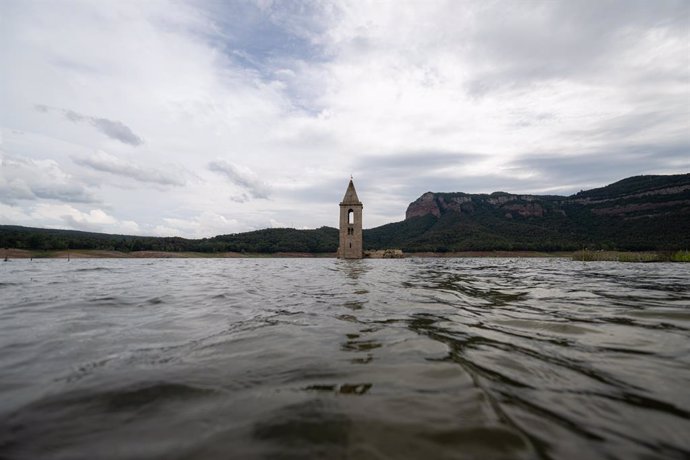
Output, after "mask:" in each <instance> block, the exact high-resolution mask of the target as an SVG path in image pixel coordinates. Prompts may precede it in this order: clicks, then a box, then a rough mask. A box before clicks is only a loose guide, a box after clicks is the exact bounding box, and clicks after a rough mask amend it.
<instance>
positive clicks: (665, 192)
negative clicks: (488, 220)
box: [405, 174, 690, 220]
mask: <svg viewBox="0 0 690 460" xmlns="http://www.w3.org/2000/svg"><path fill="white" fill-rule="evenodd" d="M477 209H483V210H487V209H488V210H492V211H494V212H496V213H498V215H501V216H503V217H504V218H506V219H513V218H541V217H544V216H546V215H547V214H557V215H561V216H567V215H568V211H569V210H570V211H582V210H588V211H589V212H591V213H592V214H593V215H596V216H614V217H618V218H622V219H637V218H645V217H646V218H651V217H654V216H659V215H665V214H669V213H675V214H682V215H686V214H687V215H689V216H690V174H681V175H675V176H638V177H631V178H628V179H624V180H622V181H620V182H616V183H615V184H611V185H609V186H606V187H602V188H599V189H593V190H589V191H583V192H580V193H577V194H575V195H572V196H567V197H566V196H555V195H548V196H539V195H515V194H510V193H504V192H495V193H492V194H490V195H486V194H466V193H433V192H427V193H425V194H424V195H422V196H421V197H419V198H418V199H417V200H415V201H414V202H412V203H410V205H409V206H408V207H407V212H406V213H405V219H406V220H407V219H412V218H415V217H422V216H426V215H429V214H430V215H433V216H435V217H441V216H442V215H444V214H446V213H448V212H455V213H458V214H460V215H461V216H463V215H464V216H465V217H467V218H469V217H470V216H472V215H473V214H474V213H475V211H476V210H477Z"/></svg>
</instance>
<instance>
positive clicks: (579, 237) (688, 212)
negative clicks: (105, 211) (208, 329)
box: [0, 174, 690, 253]
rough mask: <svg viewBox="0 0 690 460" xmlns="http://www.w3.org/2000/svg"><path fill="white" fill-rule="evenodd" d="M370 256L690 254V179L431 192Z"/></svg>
mask: <svg viewBox="0 0 690 460" xmlns="http://www.w3.org/2000/svg"><path fill="white" fill-rule="evenodd" d="M337 246H338V230H337V229H335V228H332V227H321V228H318V229H314V230H296V229H291V228H272V229H265V230H257V231H253V232H245V233H236V234H230V235H219V236H215V237H213V238H203V239H186V238H179V237H170V238H162V237H145V236H132V235H113V234H105V233H92V232H81V231H75V230H52V229H41V228H30V227H20V226H12V225H0V247H3V248H4V247H12V248H20V249H34V250H53V249H67V248H70V249H105V250H118V251H125V252H127V251H198V252H227V251H235V252H256V253H274V252H312V253H324V252H335V251H336V249H337ZM364 246H365V249H387V248H400V249H403V250H404V251H406V252H423V251H435V252H446V251H469V250H477V251H487V250H538V251H556V250H575V249H581V248H583V247H587V248H590V249H622V250H676V249H688V248H690V174H679V175H672V176H636V177H630V178H627V179H623V180H621V181H619V182H616V183H613V184H611V185H607V186H606V187H601V188H596V189H592V190H587V191H582V192H580V193H577V194H575V195H571V196H567V197H566V196H556V195H515V194H510V193H505V192H494V193H492V194H468V193H461V192H454V193H434V192H427V193H425V194H423V195H422V196H421V197H419V198H418V199H417V200H415V201H414V202H412V203H411V204H410V205H409V206H408V208H407V212H406V218H405V220H404V221H401V222H395V223H391V224H386V225H382V226H380V227H376V228H372V229H367V230H364Z"/></svg>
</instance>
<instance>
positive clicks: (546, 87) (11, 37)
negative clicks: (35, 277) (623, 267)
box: [0, 0, 690, 236]
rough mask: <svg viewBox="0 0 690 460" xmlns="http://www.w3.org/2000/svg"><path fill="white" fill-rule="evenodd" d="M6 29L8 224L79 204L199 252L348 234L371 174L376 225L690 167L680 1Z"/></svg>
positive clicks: (92, 19) (33, 17) (390, 7)
mask: <svg viewBox="0 0 690 460" xmlns="http://www.w3.org/2000/svg"><path fill="white" fill-rule="evenodd" d="M2 9H3V13H2V14H3V27H2V28H0V54H1V55H2V56H3V64H4V65H3V70H4V71H5V72H4V73H3V84H2V85H0V100H2V101H3V110H2V111H0V139H2V148H3V152H4V153H5V157H6V158H11V159H12V161H15V162H18V163H20V164H21V165H23V166H21V167H19V166H16V165H13V166H11V167H9V166H4V164H3V171H0V198H2V201H3V202H4V203H5V204H6V205H8V206H10V207H11V208H12V215H15V213H16V212H17V209H19V210H20V212H22V213H23V214H22V215H27V214H30V213H31V212H30V210H33V209H34V208H35V207H36V206H37V204H45V203H47V204H53V205H54V204H56V203H57V204H59V203H64V204H65V205H68V206H72V207H74V208H75V209H77V210H78V211H79V212H82V213H84V214H85V215H89V216H90V217H88V218H86V217H83V216H82V217H81V219H82V221H81V222H83V223H85V224H86V223H89V219H91V220H92V221H93V220H94V219H97V216H95V215H91V214H90V212H91V211H92V210H93V209H94V206H95V205H94V203H96V202H98V207H95V209H101V210H103V212H107V213H108V215H110V216H112V217H113V218H114V219H115V220H116V221H115V222H113V223H107V222H101V223H94V225H96V224H97V225H100V226H102V228H103V229H105V230H109V229H111V228H116V227H117V226H119V227H118V228H124V227H123V226H125V225H127V224H125V222H130V223H135V224H136V225H138V226H139V229H140V230H141V231H142V232H149V231H150V232H154V229H155V232H156V233H159V234H172V233H174V232H178V234H180V235H182V236H192V235H195V236H196V235H200V236H212V235H213V234H215V233H227V232H229V231H241V230H248V229H253V228H261V227H269V226H271V225H274V224H273V222H278V223H280V222H284V223H286V224H288V225H290V226H295V227H304V226H308V227H318V226H321V225H336V224H337V202H338V201H339V199H340V198H341V197H342V194H343V192H344V189H345V187H346V185H347V179H348V176H349V175H350V174H354V176H355V182H356V184H357V187H358V192H359V195H360V198H361V199H362V200H363V201H364V203H365V206H366V208H365V209H366V210H367V211H366V212H367V213H368V214H367V216H368V217H367V216H365V222H366V224H367V226H376V225H380V224H383V223H386V222H389V221H391V220H398V219H402V218H403V213H404V210H405V207H406V205H407V204H408V203H409V202H410V201H412V200H414V199H415V198H417V196H419V195H420V194H421V193H423V192H425V191H427V190H429V189H436V188H437V187H443V188H444V189H445V190H446V191H465V192H491V191H494V190H498V189H501V190H506V191H515V192H531V191H538V190H554V189H556V188H558V187H562V186H563V184H564V183H567V184H568V185H569V188H566V189H561V191H562V193H568V192H570V191H577V190H579V189H580V188H583V187H582V184H590V183H592V182H593V181H594V182H596V183H597V184H598V185H603V184H605V183H607V182H612V181H614V180H617V179H620V178H622V172H623V171H625V174H626V175H627V174H640V173H651V172H667V173H669V172H686V171H687V169H688V168H689V167H690V165H688V162H687V160H685V159H684V158H683V156H682V152H687V148H688V146H689V145H690V135H689V134H688V132H690V121H689V120H690V116H689V115H690V113H688V108H687V103H686V102H687V99H688V97H689V95H690V83H689V81H690V75H689V74H690V58H689V57H688V54H687V43H688V41H689V40H690V37H689V32H688V31H689V30H690V27H689V22H690V19H688V18H689V17H690V5H689V4H688V3H687V2H683V1H670V0H668V1H667V0H661V1H658V2H646V1H635V0H630V1H613V2H605V3H601V2H594V1H584V2H549V1H543V2H531V3H528V4H525V3H510V2H498V3H493V2H492V3H486V2H453V1H431V2H392V1H391V2H383V1H373V2H364V1H359V0H357V1H351V2H343V1H337V2H336V1H333V2H314V3H306V4H304V3H299V2H298V3H295V2H256V3H252V2H202V3H198V2H191V1H189V2H184V1H183V2H177V1H175V2H173V1H171V2H166V1H161V2H145V3H141V4H140V3H137V4H134V3H130V2H117V1H109V0H106V1H104V2H89V1H75V2H72V3H69V4H66V3H64V2H47V3H46V2H42V3H33V2H32V1H26V2H5V3H3V5H2ZM36 106H39V110H36ZM58 108H59V109H58ZM41 110H43V112H41ZM54 111H57V114H58V115H60V116H54V114H52V112H54ZM51 115H52V116H51ZM143 140H145V142H140V141H143ZM642 150H644V152H647V153H644V154H642V153H639V152H641V151H642ZM94 152H96V153H94ZM106 152H107V153H106ZM610 152H615V153H614V154H610ZM625 152H633V153H634V155H632V156H634V159H635V161H632V162H630V161H627V162H626V161H625V159H626V154H625ZM635 152H637V153H635ZM649 152H651V153H649ZM629 156H630V154H628V157H629ZM596 158H599V159H611V161H610V162H606V167H601V166H602V165H601V164H599V166H597V163H596V161H592V160H593V159H596ZM34 162H36V163H34ZM51 162H52V163H51ZM617 162H618V163H617ZM56 168H57V169H56ZM32 169H35V170H36V171H40V174H36V175H34V177H32V176H31V174H30V172H31V171H32ZM569 172H574V173H573V174H570V175H568V174H569ZM60 174H63V175H62V176H61V175H60ZM564 176H567V177H568V181H567V182H564V179H563V177H564ZM256 198H270V199H256ZM80 200H81V201H80ZM96 200H98V201H96ZM3 212H8V213H9V212H10V211H8V210H7V209H5V211H3ZM8 215H9V214H8ZM66 215H70V216H72V218H73V219H75V221H74V222H76V223H77V224H79V222H80V221H79V218H78V217H77V216H74V215H72V214H69V213H68V214H66ZM214 216H215V217H214ZM0 217H2V220H3V221H5V220H7V219H6V218H5V215H4V214H3V215H0ZM51 219H52V218H48V217H45V220H43V221H41V220H40V218H38V217H37V218H36V219H34V220H32V222H34V223H35V224H36V225H52V224H54V223H55V222H56V221H55V220H54V219H53V220H51ZM130 228H134V227H132V226H131V225H130Z"/></svg>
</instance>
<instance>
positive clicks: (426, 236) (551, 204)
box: [365, 174, 690, 251]
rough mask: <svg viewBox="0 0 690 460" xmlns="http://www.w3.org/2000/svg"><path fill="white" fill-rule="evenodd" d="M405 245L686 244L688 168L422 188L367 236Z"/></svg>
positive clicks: (689, 241) (689, 233)
mask: <svg viewBox="0 0 690 460" xmlns="http://www.w3.org/2000/svg"><path fill="white" fill-rule="evenodd" d="M365 240H367V241H368V242H369V243H368V244H372V245H377V246H378V247H386V246H390V247H401V248H403V249H404V250H406V251H415V250H419V251H456V250H457V251H461V250H470V249H475V250H491V249H540V250H571V249H581V248H582V247H589V248H593V249H595V248H602V249H640V250H641V249H656V250H664V249H669V250H671V249H686V248H690V174H678V175H672V176H637V177H630V178H627V179H623V180H621V181H619V182H616V183H613V184H610V185H607V186H606V187H601V188H597V189H592V190H587V191H582V192H579V193H577V194H575V195H571V196H555V195H518V194H511V193H504V192H495V193H492V194H468V193H433V192H427V193H425V194H423V195H422V196H421V197H419V198H418V199H417V200H415V201H414V202H413V203H410V205H409V206H408V208H407V212H406V215H405V220H404V221H402V222H397V223H393V224H388V225H384V226H382V227H379V228H376V229H371V230H369V231H368V232H367V234H366V235H365Z"/></svg>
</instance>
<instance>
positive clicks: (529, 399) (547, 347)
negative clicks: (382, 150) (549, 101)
mask: <svg viewBox="0 0 690 460" xmlns="http://www.w3.org/2000/svg"><path fill="white" fill-rule="evenodd" d="M689 457H690V264H620V263H615V262H600V263H597V262H589V263H581V262H573V261H570V260H565V259H404V260H361V261H340V260H334V259H155V260H154V259H98V260H97V259H91V260H87V259H73V260H72V261H70V262H68V261H66V260H64V259H52V260H47V259H46V260H33V261H29V260H11V261H10V262H7V263H3V264H2V265H0V458H2V459H32V460H33V459H197V458H199V459H229V458H237V459H253V458H278V459H303V458H328V459H407V458H410V459H413V458H424V459H456V458H457V459H523V458H525V459H532V458H534V459H548V458H553V459H581V458H588V459H596V458H608V459H613V458H618V459H633V458H645V459H652V458H679V459H680V458H689Z"/></svg>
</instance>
